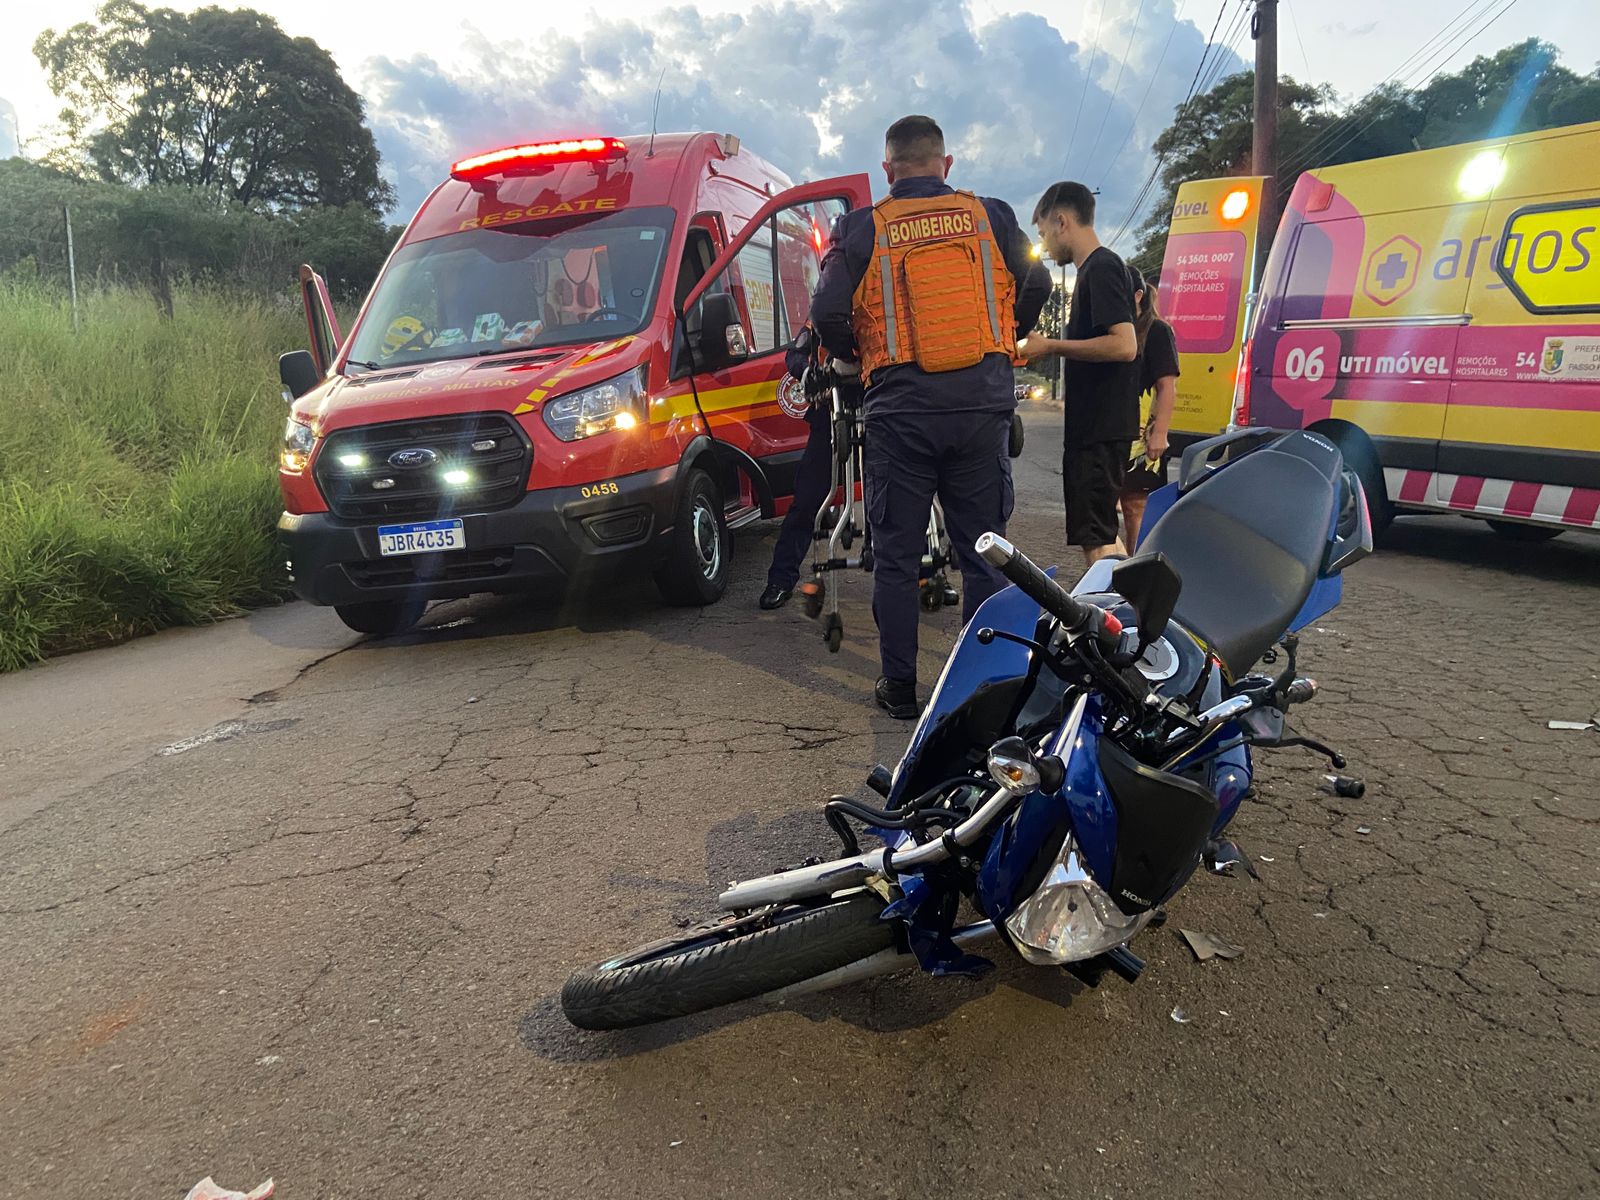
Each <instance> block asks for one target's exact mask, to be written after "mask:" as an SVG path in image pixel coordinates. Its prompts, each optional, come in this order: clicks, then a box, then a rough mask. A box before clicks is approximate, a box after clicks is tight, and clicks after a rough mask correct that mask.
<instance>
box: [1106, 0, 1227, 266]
mask: <svg viewBox="0 0 1600 1200" xmlns="http://www.w3.org/2000/svg"><path fill="white" fill-rule="evenodd" d="M1227 11H1228V0H1222V4H1221V6H1220V7H1218V9H1217V19H1216V20H1215V21H1213V22H1212V23H1211V36H1210V37H1209V38H1207V39H1206V44H1205V47H1204V48H1203V49H1202V50H1201V51H1200V61H1199V62H1197V63H1196V64H1195V67H1194V78H1193V79H1191V80H1190V81H1189V89H1188V91H1187V92H1185V93H1184V97H1183V99H1182V100H1181V101H1180V102H1179V104H1178V107H1177V108H1176V109H1175V110H1174V112H1175V114H1177V115H1178V116H1181V115H1182V114H1183V111H1184V109H1186V108H1188V107H1189V102H1190V101H1191V100H1193V99H1194V94H1195V87H1196V86H1197V85H1198V84H1199V82H1200V73H1201V72H1202V71H1203V70H1205V66H1206V56H1207V55H1208V54H1210V53H1211V48H1212V46H1213V45H1215V44H1216V38H1217V30H1218V29H1220V28H1222V18H1223V16H1224V15H1225V14H1226V13H1227ZM1166 159H1167V156H1166V154H1165V153H1163V154H1160V155H1158V156H1157V158H1156V162H1155V166H1153V167H1151V168H1150V174H1149V175H1148V176H1147V177H1146V178H1145V181H1144V185H1143V186H1142V187H1141V188H1140V189H1139V193H1138V195H1137V197H1136V198H1135V199H1134V202H1133V204H1132V205H1130V206H1129V208H1128V211H1127V213H1126V214H1125V215H1124V217H1123V218H1122V224H1121V225H1120V226H1118V228H1117V232H1116V233H1114V234H1112V235H1111V238H1110V240H1109V241H1108V242H1107V245H1114V244H1115V242H1116V241H1117V239H1118V238H1120V237H1121V236H1122V234H1123V232H1124V231H1125V230H1126V229H1127V228H1128V223H1129V222H1130V221H1132V220H1133V217H1134V214H1136V213H1137V212H1138V211H1139V208H1140V206H1141V205H1143V204H1144V202H1145V197H1146V196H1148V195H1149V194H1150V188H1151V185H1152V184H1154V182H1155V179H1156V176H1157V175H1159V174H1160V172H1161V166H1162V164H1163V163H1164V162H1166Z"/></svg>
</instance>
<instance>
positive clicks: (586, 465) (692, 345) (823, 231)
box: [278, 133, 870, 633]
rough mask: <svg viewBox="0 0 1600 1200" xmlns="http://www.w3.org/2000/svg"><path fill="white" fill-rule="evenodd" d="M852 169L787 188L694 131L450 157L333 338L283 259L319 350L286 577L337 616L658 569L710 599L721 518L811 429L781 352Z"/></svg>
mask: <svg viewBox="0 0 1600 1200" xmlns="http://www.w3.org/2000/svg"><path fill="white" fill-rule="evenodd" d="M868 203H870V194H869V185H868V181H867V178H866V176H864V175H855V176H849V177H844V178H838V179H829V180H824V181H822V182H819V183H810V184H803V185H801V186H798V187H791V186H790V182H789V180H788V179H787V178H786V177H785V176H784V175H783V174H782V173H781V172H779V171H777V170H776V169H775V168H773V167H772V166H771V165H769V164H768V163H766V162H764V161H762V159H760V158H759V157H757V156H756V155H754V154H752V153H750V151H748V150H745V149H742V148H741V147H740V145H739V141H738V139H737V138H735V137H732V136H728V135H716V134H710V133H697V134H673V135H661V136H657V137H655V138H653V139H650V138H643V137H640V138H620V139H619V138H585V139H575V140H569V141H561V142H541V143H534V144H529V145H522V146H514V147H509V148H507V149H504V150H497V151H494V152H492V153H488V154H482V155H479V156H476V157H474V158H468V159H464V160H462V161H461V162H459V163H457V164H455V167H454V168H453V170H452V171H451V173H450V178H449V179H448V180H446V181H445V182H444V183H442V184H440V185H439V187H438V188H436V189H435V190H434V192H433V194H432V195H430V196H429V197H428V199H427V200H426V201H425V202H424V203H423V205H422V208H421V209H420V210H419V211H418V213H417V215H416V216H415V217H413V218H412V220H411V223H410V225H409V226H407V228H406V231H405V233H404V235H403V236H402V237H401V238H400V241H399V243H398V244H397V246H396V247H395V249H394V251H393V253H392V254H391V255H390V256H389V260H388V262H387V263H386V264H385V265H384V268H383V271H382V273H381V274H380V275H379V277H378V281H377V283H376V284H375V285H374V286H373V289H372V293H371V295H370V296H368V298H367V300H366V303H365V304H364V305H363V306H362V308H361V311H360V313H359V314H358V315H357V317H356V320H355V325H354V327H353V328H352V329H351V331H350V335H349V337H348V338H346V337H344V336H343V335H342V334H341V332H340V329H339V325H338V322H337V320H336V318H335V316H334V314H333V309H332V306H331V304H330V303H329V301H328V295H327V289H326V288H325V287H324V286H323V284H322V281H321V279H320V278H318V277H317V276H316V275H315V274H314V273H313V272H311V271H310V270H309V269H305V268H303V269H302V271H301V290H302V296H303V299H304V300H305V304H306V320H307V326H308V330H309V333H310V339H311V349H310V351H309V352H308V351H295V352H293V353H290V354H286V355H284V356H283V359H282V361H281V362H280V373H281V374H282V377H283V382H284V385H285V387H286V388H287V390H288V391H289V393H290V394H291V396H292V406H291V409H290V414H289V422H288V427H287V430H286V432H285V435H284V442H283V447H282V452H281V455H280V460H279V481H280V483H281V485H282V490H283V498H284V513H283V517H282V519H281V521H280V522H279V526H278V528H279V533H280V537H281V539H282V542H283V545H284V548H285V551H286V555H287V559H288V566H289V570H290V574H291V575H292V577H293V579H294V587H295V591H296V592H297V593H298V594H299V595H300V596H301V597H303V598H305V599H307V600H309V601H311V602H312V603H315V604H331V605H333V606H334V607H335V608H336V609H337V611H338V613H339V615H340V617H341V618H342V619H343V620H344V621H345V622H346V624H348V625H350V626H351V627H352V628H355V629H359V630H362V631H366V632H374V633H393V632H398V631H400V630H403V629H406V628H408V627H409V626H410V625H412V624H413V623H415V621H416V620H417V618H418V617H419V616H420V615H421V612H422V609H423V607H424V606H425V605H426V603H427V601H429V600H432V599H436V598H441V597H450V596H463V595H468V594H471V593H474V592H513V591H555V590H559V589H562V588H565V587H567V586H569V585H572V584H581V583H585V582H588V581H590V580H592V579H594V578H597V577H601V576H610V577H614V576H615V575H616V574H618V573H619V572H620V573H625V574H632V573H643V572H646V571H647V572H650V573H651V574H652V575H653V576H654V579H655V581H656V584H657V586H658V587H659V589H660V591H661V593H662V595H663V596H664V597H665V598H666V599H667V600H668V601H671V602H673V603H680V604H707V603H711V602H713V601H715V600H716V599H717V598H718V597H720V596H721V595H722V592H723V589H724V588H725V586H726V584H727V578H728V563H729V558H730V556H731V553H732V540H731V538H730V536H729V535H730V531H731V530H732V529H734V528H737V527H738V526H739V525H741V524H744V523H746V522H749V521H753V520H757V519H759V518H762V517H772V516H775V515H778V514H781V513H782V512H783V511H784V510H785V508H786V507H787V504H788V501H789V496H790V492H791V490H792V480H793V478H794V471H795V467H796V464H797V463H798V461H799V457H800V452H801V449H802V447H803V446H804V444H805V439H806V432H807V430H806V425H805V422H804V421H803V419H801V414H802V411H803V410H802V409H801V408H800V407H799V405H798V403H797V400H798V396H797V389H796V388H795V386H794V382H793V380H789V379H786V377H785V372H784V356H783V351H784V349H785V348H786V347H787V346H788V345H789V343H790V342H791V341H792V339H793V335H794V334H795V333H796V332H797V331H798V330H799V327H800V325H801V323H802V322H803V321H804V320H805V317H806V313H807V307H808V304H809V301H810V295H811V290H812V286H813V285H814V284H815V282H816V279H817V275H818V271H819V268H820V264H821V258H822V252H823V249H824V246H825V239H826V238H827V235H828V231H829V230H830V228H831V227H832V223H833V220H834V218H835V217H836V216H837V215H838V214H839V213H841V212H844V211H846V210H847V209H850V208H854V207H857V206H860V205H865V204H868Z"/></svg>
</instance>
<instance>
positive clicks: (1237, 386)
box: [1231, 338, 1253, 429]
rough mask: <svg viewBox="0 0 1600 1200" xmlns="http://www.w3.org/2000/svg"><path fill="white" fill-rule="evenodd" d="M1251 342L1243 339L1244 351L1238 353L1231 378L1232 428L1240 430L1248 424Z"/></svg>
mask: <svg viewBox="0 0 1600 1200" xmlns="http://www.w3.org/2000/svg"><path fill="white" fill-rule="evenodd" d="M1252 344H1253V343H1252V342H1251V341H1250V339H1249V338H1246V339H1245V343H1244V349H1242V350H1240V351H1239V369H1238V370H1237V371H1236V372H1235V373H1234V376H1233V421H1232V426H1231V427H1232V428H1234V429H1242V428H1244V427H1245V426H1246V425H1248V424H1250V348H1251V346H1252Z"/></svg>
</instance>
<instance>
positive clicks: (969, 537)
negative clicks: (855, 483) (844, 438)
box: [864, 412, 1014, 683]
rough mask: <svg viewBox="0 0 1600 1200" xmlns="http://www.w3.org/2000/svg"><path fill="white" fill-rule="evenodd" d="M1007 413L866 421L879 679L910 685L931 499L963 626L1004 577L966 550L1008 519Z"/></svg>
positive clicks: (908, 415) (907, 415) (914, 669)
mask: <svg viewBox="0 0 1600 1200" xmlns="http://www.w3.org/2000/svg"><path fill="white" fill-rule="evenodd" d="M1010 438H1011V414H1010V413H1008V412H982V413H946V414H936V415H930V414H911V413H897V414H893V413H892V414H887V415H882V416H869V417H868V418H867V434H866V447H865V451H864V460H865V461H864V468H865V470H864V473H865V475H866V493H867V522H868V524H870V525H871V527H872V552H873V557H874V560H875V565H874V566H873V575H872V615H873V616H874V617H875V618H876V619H877V622H878V647H879V653H880V655H881V657H882V660H883V674H884V676H885V677H886V678H888V679H892V680H895V681H897V682H909V683H914V682H916V678H917V621H918V619H919V616H920V612H921V610H920V607H919V598H918V591H917V574H918V567H919V566H920V565H921V563H922V555H923V552H924V551H925V550H926V548H927V544H928V513H929V510H930V509H931V508H932V506H933V499H934V497H935V496H937V497H938V498H939V505H940V507H941V508H942V509H943V510H944V523H945V530H946V531H947V532H948V533H949V535H950V547H951V551H952V553H953V554H954V555H955V559H956V562H957V564H958V565H959V566H960V568H961V579H962V589H961V619H962V620H963V621H970V620H971V619H972V614H973V613H974V612H976V611H977V609H978V605H980V604H982V603H983V602H984V601H985V600H987V599H988V598H989V597H990V596H992V595H994V593H995V592H996V591H998V590H999V589H1000V588H1001V587H1003V586H1004V585H1005V577H1004V576H1003V575H1001V574H1000V572H999V571H997V570H995V569H994V568H993V567H991V566H990V565H989V564H988V563H986V562H985V561H984V560H983V559H982V558H980V557H979V556H978V554H977V552H976V551H975V550H974V549H973V543H974V542H976V541H977V540H978V537H979V535H980V534H983V533H985V532H988V531H993V532H995V533H1004V532H1005V528H1006V521H1007V519H1008V518H1009V517H1010V516H1011V509H1012V506H1013V503H1014V495H1013V492H1012V485H1011V456H1010V455H1009V454H1008V453H1007V451H1008V449H1009V447H1010Z"/></svg>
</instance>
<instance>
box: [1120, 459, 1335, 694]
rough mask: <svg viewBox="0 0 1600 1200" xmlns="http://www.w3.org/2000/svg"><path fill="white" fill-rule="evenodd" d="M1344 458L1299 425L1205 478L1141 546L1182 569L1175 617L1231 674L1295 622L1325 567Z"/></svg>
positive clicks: (1242, 670)
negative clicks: (1159, 554)
mask: <svg viewBox="0 0 1600 1200" xmlns="http://www.w3.org/2000/svg"><path fill="white" fill-rule="evenodd" d="M1341 466H1342V461H1341V458H1340V455H1339V451H1338V449H1337V448H1335V447H1334V446H1333V444H1332V443H1330V442H1329V441H1327V439H1325V438H1322V437H1320V436H1318V435H1317V434H1313V433H1306V432H1303V431H1298V432H1295V433H1291V434H1289V435H1287V436H1286V437H1284V438H1282V439H1280V440H1279V441H1276V442H1274V443H1272V444H1271V445H1269V446H1266V447H1264V448H1262V449H1260V450H1255V451H1253V452H1251V453H1249V454H1246V455H1245V456H1244V457H1242V458H1240V459H1239V460H1238V461H1236V462H1233V463H1229V464H1228V465H1226V466H1225V467H1223V468H1222V469H1220V470H1218V471H1215V472H1213V473H1212V474H1210V475H1207V476H1205V477H1203V478H1202V479H1201V480H1200V482H1199V483H1197V484H1195V485H1194V486H1193V487H1192V488H1190V490H1189V491H1188V492H1186V493H1185V494H1184V495H1182V496H1180V497H1179V498H1178V499H1177V501H1176V502H1174V504H1173V505H1172V507H1171V508H1170V509H1169V510H1168V511H1167V512H1166V513H1165V514H1164V515H1163V516H1162V518H1161V519H1160V521H1158V522H1157V523H1156V525H1155V528H1153V529H1151V530H1150V532H1149V533H1148V534H1147V535H1146V537H1145V540H1144V542H1143V543H1142V544H1141V545H1140V547H1139V549H1140V552H1141V553H1148V552H1158V553H1161V554H1164V555H1166V556H1167V560H1168V561H1169V562H1170V563H1172V565H1173V566H1174V567H1176V568H1177V569H1178V574H1179V575H1180V576H1181V577H1182V579H1183V590H1182V591H1181V592H1180V593H1179V595H1178V604H1177V607H1176V609H1175V610H1174V612H1173V616H1174V618H1175V619H1176V620H1177V621H1178V622H1179V624H1181V625H1182V626H1183V627H1184V628H1186V629H1187V630H1189V632H1191V633H1192V634H1194V635H1195V636H1196V637H1197V638H1199V639H1200V640H1201V641H1202V642H1204V643H1205V644H1206V645H1207V646H1208V647H1209V648H1210V649H1211V651H1212V653H1214V654H1215V655H1216V656H1217V657H1218V658H1219V659H1221V660H1222V665H1223V667H1224V668H1225V669H1226V670H1227V672H1228V674H1229V676H1230V677H1232V678H1238V677H1239V676H1240V675H1243V674H1244V673H1245V672H1247V671H1249V669H1250V668H1251V667H1252V666H1254V665H1255V663H1256V661H1257V660H1258V659H1260V657H1261V656H1262V655H1263V654H1264V653H1266V652H1267V651H1268V650H1269V649H1271V648H1272V646H1273V644H1274V643H1275V642H1277V641H1278V639H1279V638H1281V637H1282V636H1283V635H1284V634H1285V633H1286V632H1287V631H1288V629H1289V624H1290V622H1291V621H1293V620H1294V618H1295V615H1296V614H1297V613H1298V612H1299V611H1300V609H1301V607H1302V606H1303V605H1304V604H1305V602H1306V597H1307V596H1309V595H1310V594H1311V589H1312V586H1313V585H1314V584H1315V583H1316V581H1317V577H1318V575H1319V574H1320V573H1321V569H1322V563H1323V559H1324V557H1325V556H1326V554H1327V550H1328V543H1329V540H1330V538H1331V537H1332V534H1333V519H1334V510H1335V505H1336V504H1337V501H1338V495H1339V486H1340V469H1341Z"/></svg>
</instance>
